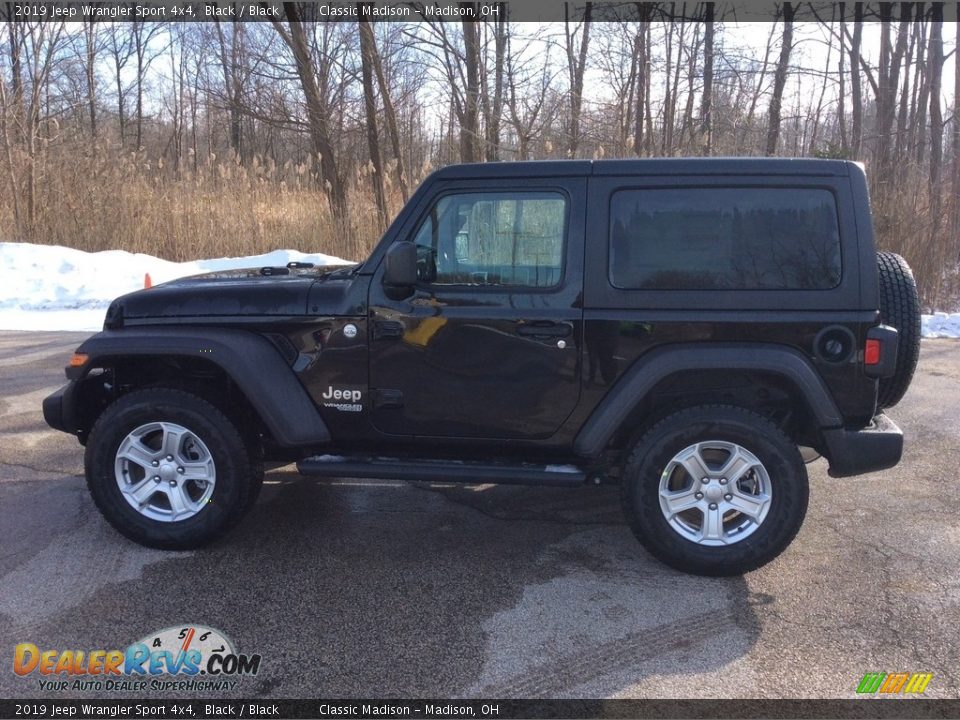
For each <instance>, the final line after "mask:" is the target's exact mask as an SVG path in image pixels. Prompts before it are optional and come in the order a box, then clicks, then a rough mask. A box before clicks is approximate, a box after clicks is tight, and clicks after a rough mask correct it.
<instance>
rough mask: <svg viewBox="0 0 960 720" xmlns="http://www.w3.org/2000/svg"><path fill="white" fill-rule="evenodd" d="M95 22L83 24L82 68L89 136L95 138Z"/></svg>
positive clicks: (88, 21) (90, 21)
mask: <svg viewBox="0 0 960 720" xmlns="http://www.w3.org/2000/svg"><path fill="white" fill-rule="evenodd" d="M95 23H96V20H87V21H85V22H84V23H83V33H84V39H85V40H86V48H85V50H86V55H87V62H86V67H84V71H85V75H86V80H87V106H88V110H89V113H90V136H91V137H92V138H96V137H97V74H96V64H97V48H96V41H97V30H96V24H95Z"/></svg>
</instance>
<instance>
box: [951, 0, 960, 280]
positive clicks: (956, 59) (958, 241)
mask: <svg viewBox="0 0 960 720" xmlns="http://www.w3.org/2000/svg"><path fill="white" fill-rule="evenodd" d="M956 10H957V14H958V18H957V22H955V23H954V27H955V28H956V30H957V38H956V43H955V44H954V48H955V49H954V51H953V64H954V68H953V182H952V194H953V233H952V237H953V252H952V253H951V257H950V262H951V263H957V262H960V3H957V7H956Z"/></svg>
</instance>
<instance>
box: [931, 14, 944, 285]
mask: <svg viewBox="0 0 960 720" xmlns="http://www.w3.org/2000/svg"><path fill="white" fill-rule="evenodd" d="M931 12H932V15H933V17H932V18H931V20H930V52H929V53H928V57H929V58H930V177H929V194H930V223H931V227H930V239H929V242H930V249H931V260H932V263H931V265H930V266H929V267H930V268H931V269H933V270H934V272H933V273H931V278H930V279H931V281H932V283H933V287H932V289H931V292H932V297H930V298H928V302H934V301H936V300H939V299H940V298H939V294H940V281H941V275H942V272H941V268H942V266H941V264H940V260H942V259H943V255H942V253H941V252H939V251H940V243H941V239H940V213H941V210H942V205H941V200H940V198H941V188H940V176H941V170H942V166H943V114H942V112H941V109H940V91H941V78H942V73H943V4H942V3H933V4H932V6H931Z"/></svg>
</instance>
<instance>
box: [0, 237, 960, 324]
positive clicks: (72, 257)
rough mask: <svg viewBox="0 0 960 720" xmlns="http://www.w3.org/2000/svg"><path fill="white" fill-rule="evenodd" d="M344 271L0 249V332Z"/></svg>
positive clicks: (282, 256) (270, 258)
mask: <svg viewBox="0 0 960 720" xmlns="http://www.w3.org/2000/svg"><path fill="white" fill-rule="evenodd" d="M294 260H297V261H300V262H312V263H313V264H315V265H329V264H333V263H345V262H347V261H346V260H341V259H340V258H336V257H333V256H331V255H322V254H316V255H306V254H304V253H301V252H297V251H296V250H274V251H273V252H270V253H266V254H264V255H252V256H249V257H239V258H218V259H215V260H194V261H191V262H184V263H175V262H170V261H168V260H161V259H160V258H155V257H153V256H152V255H144V254H141V253H129V252H127V251H126V250H105V251H103V252H97V253H88V252H84V251H82V250H74V249H72V248H66V247H61V246H59V245H33V244H31V243H4V242H0V330H78V331H95V330H99V329H100V328H101V327H102V325H103V315H104V313H105V312H106V309H107V305H109V304H110V301H111V300H113V299H114V298H115V297H118V296H119V295H124V294H125V293H128V292H133V291H134V290H139V289H140V288H142V287H143V280H144V275H145V274H146V273H150V279H151V281H152V282H153V284H154V285H157V284H159V283H162V282H167V281H168V280H176V279H177V278H181V277H186V276H187V275H199V274H200V273H207V272H217V271H220V270H230V269H233V268H247V267H253V268H256V267H263V266H265V265H271V266H281V265H286V264H287V263H288V262H292V261H294ZM923 336H924V337H939V338H960V313H953V314H948V313H942V312H938V313H934V314H933V315H924V316H923Z"/></svg>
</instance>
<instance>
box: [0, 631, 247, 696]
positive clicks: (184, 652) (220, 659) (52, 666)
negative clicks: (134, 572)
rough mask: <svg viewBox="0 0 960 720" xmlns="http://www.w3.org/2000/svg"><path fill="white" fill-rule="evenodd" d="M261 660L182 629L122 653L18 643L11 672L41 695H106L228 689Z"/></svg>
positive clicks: (221, 638)
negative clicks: (71, 692) (73, 692)
mask: <svg viewBox="0 0 960 720" xmlns="http://www.w3.org/2000/svg"><path fill="white" fill-rule="evenodd" d="M260 660H261V657H260V655H256V654H254V655H243V654H240V653H238V652H237V651H236V650H235V649H234V645H233V643H232V642H231V641H230V640H229V639H228V638H227V637H226V636H225V635H224V634H223V633H221V632H220V631H219V630H214V629H213V628H209V627H204V626H203V625H196V624H190V625H181V626H177V627H169V628H166V629H164V630H161V631H159V632H156V633H151V634H150V635H147V636H146V637H144V638H143V639H141V640H138V641H137V642H135V643H133V644H131V645H129V646H128V647H127V648H126V649H124V650H59V649H46V648H41V647H39V646H37V645H36V644H34V643H29V642H26V643H20V644H19V645H17V646H16V647H15V648H14V651H13V671H14V672H15V673H16V674H17V675H20V676H23V677H36V678H37V682H38V683H39V686H40V689H41V690H52V691H57V690H94V691H101V692H102V691H108V692H130V691H147V690H149V691H153V692H157V691H171V690H190V691H196V690H216V691H223V690H231V689H233V688H234V687H235V686H236V685H237V683H238V682H239V679H240V678H242V677H243V676H246V675H256V674H257V673H258V672H259V671H260Z"/></svg>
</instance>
